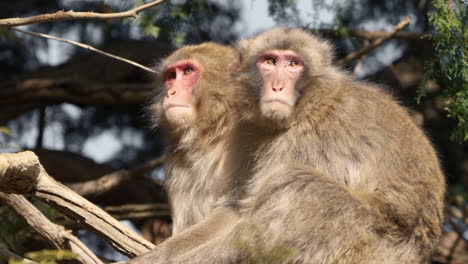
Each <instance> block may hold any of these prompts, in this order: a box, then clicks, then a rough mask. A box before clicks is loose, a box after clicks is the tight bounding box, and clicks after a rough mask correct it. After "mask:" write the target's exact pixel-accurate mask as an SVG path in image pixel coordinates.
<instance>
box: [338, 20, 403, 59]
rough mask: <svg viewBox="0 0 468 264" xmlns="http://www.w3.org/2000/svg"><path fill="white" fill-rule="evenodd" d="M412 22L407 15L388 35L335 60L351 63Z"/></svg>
mask: <svg viewBox="0 0 468 264" xmlns="http://www.w3.org/2000/svg"><path fill="white" fill-rule="evenodd" d="M410 23H411V18H409V17H407V18H405V20H403V21H401V22H400V23H398V25H396V26H395V27H394V28H393V30H392V31H391V32H388V34H387V35H385V36H383V37H381V38H379V39H377V40H375V41H374V42H373V43H371V44H369V45H368V46H365V47H363V48H362V49H359V50H357V51H354V52H352V53H350V54H348V55H346V56H345V57H344V58H342V59H339V60H337V61H336V62H335V64H336V65H338V66H346V65H349V64H351V63H352V62H353V61H354V60H357V59H359V58H361V57H362V56H364V55H365V54H367V53H369V52H370V51H372V50H373V49H375V48H377V47H378V46H380V45H382V44H383V43H384V42H385V41H387V40H389V39H391V38H393V36H395V34H396V33H397V32H398V31H400V30H401V29H403V28H404V27H406V26H407V25H409V24H410Z"/></svg>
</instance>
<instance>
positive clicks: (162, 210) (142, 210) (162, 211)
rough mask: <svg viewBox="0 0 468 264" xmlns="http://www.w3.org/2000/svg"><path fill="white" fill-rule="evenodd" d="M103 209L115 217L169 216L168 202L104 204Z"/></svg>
mask: <svg viewBox="0 0 468 264" xmlns="http://www.w3.org/2000/svg"><path fill="white" fill-rule="evenodd" d="M103 209H104V210H105V211H106V212H107V213H109V214H111V215H112V216H114V217H115V218H117V219H141V218H149V217H155V216H170V212H169V205H168V204H125V205H120V206H106V207H104V208H103Z"/></svg>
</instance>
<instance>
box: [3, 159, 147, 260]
mask: <svg viewBox="0 0 468 264" xmlns="http://www.w3.org/2000/svg"><path fill="white" fill-rule="evenodd" d="M0 191H2V192H7V193H16V194H25V193H28V194H31V195H34V196H35V197H37V198H38V199H40V200H41V201H43V202H45V203H46V204H48V205H50V206H52V207H55V208H56V209H58V210H60V211H61V212H62V213H63V214H65V215H66V216H68V217H69V218H71V219H74V220H75V221H76V222H78V223H81V224H82V225H83V226H85V227H86V228H88V229H89V230H91V231H93V232H94V233H96V234H97V235H99V236H101V237H102V238H104V239H105V240H107V241H108V242H109V243H110V244H111V245H112V246H113V247H114V248H116V249H117V250H118V251H120V252H122V253H123V254H125V255H127V256H130V257H133V256H137V255H141V254H143V253H145V252H148V251H149V250H150V249H152V248H153V247H154V245H153V244H151V243H150V242H148V241H146V240H145V239H143V238H142V237H141V236H139V235H137V234H136V233H134V232H133V231H131V230H130V229H128V228H127V227H125V226H124V225H122V224H121V223H120V222H119V221H117V220H116V219H114V218H112V217H111V216H110V215H109V214H107V213H106V212H104V211H103V210H102V209H100V208H99V207H97V206H96V205H94V204H92V203H90V202H89V201H87V200H86V199H84V198H83V197H81V196H79V195H78V194H76V193H74V192H73V191H71V190H70V189H68V188H67V187H66V186H64V185H62V184H61V183H59V182H57V181H55V180H54V179H53V178H52V177H50V176H49V175H48V174H47V172H46V171H45V170H44V168H43V167H42V165H41V164H40V163H39V159H38V157H37V156H36V155H35V154H34V153H33V152H31V151H25V152H21V153H17V154H0Z"/></svg>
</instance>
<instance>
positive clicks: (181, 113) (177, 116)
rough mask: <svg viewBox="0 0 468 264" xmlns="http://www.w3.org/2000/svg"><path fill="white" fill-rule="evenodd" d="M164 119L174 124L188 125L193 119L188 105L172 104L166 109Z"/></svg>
mask: <svg viewBox="0 0 468 264" xmlns="http://www.w3.org/2000/svg"><path fill="white" fill-rule="evenodd" d="M165 114H166V119H167V120H168V121H169V122H170V123H171V124H173V125H175V126H188V125H190V124H191V123H193V121H194V115H193V110H192V108H190V107H182V106H173V107H170V108H168V109H166V113H165Z"/></svg>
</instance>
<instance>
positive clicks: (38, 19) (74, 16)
mask: <svg viewBox="0 0 468 264" xmlns="http://www.w3.org/2000/svg"><path fill="white" fill-rule="evenodd" d="M165 1H166V0H157V1H153V2H151V3H148V4H144V5H141V6H139V7H136V8H133V9H131V10H128V11H125V12H119V13H106V14H102V13H94V12H75V11H73V10H70V11H67V12H65V11H58V12H56V13H52V14H43V15H38V16H32V17H24V18H18V17H17V18H5V19H0V26H6V27H15V26H22V25H28V24H38V23H44V22H52V21H59V20H78V19H90V20H108V19H113V18H126V17H133V18H136V17H138V13H140V12H141V11H143V10H145V9H148V8H151V7H153V6H156V5H159V4H161V3H163V2H165Z"/></svg>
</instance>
